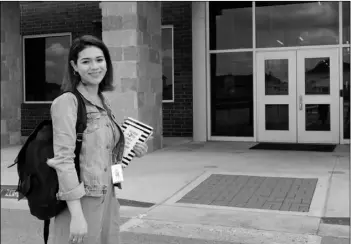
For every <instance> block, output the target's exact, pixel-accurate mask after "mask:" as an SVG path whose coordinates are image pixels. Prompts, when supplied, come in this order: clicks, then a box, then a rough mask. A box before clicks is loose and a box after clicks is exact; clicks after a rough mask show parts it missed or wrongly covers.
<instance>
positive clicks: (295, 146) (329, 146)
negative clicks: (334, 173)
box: [250, 142, 336, 152]
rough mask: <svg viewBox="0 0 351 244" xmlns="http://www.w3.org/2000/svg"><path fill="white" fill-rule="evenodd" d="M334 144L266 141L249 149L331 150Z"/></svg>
mask: <svg viewBox="0 0 351 244" xmlns="http://www.w3.org/2000/svg"><path fill="white" fill-rule="evenodd" d="M335 147H336V145H335V144H301V143H268V142H267V143H266V142H261V143H258V144H257V145H255V146H253V147H251V148H250V149H258V150H286V151H314V152H333V151H334V149H335Z"/></svg>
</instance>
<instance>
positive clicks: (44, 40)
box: [24, 36, 71, 102]
mask: <svg viewBox="0 0 351 244" xmlns="http://www.w3.org/2000/svg"><path fill="white" fill-rule="evenodd" d="M70 42H71V37H70V36H57V37H38V38H26V39H24V61H25V63H24V68H25V72H24V76H25V97H26V102H45V101H53V100H54V99H55V98H56V97H57V96H58V95H59V94H60V92H61V84H62V80H63V76H64V71H65V68H66V61H67V56H68V51H69V47H70Z"/></svg>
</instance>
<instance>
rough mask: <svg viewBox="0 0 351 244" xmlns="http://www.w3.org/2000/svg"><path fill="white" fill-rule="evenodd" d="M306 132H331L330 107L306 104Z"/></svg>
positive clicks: (327, 105)
mask: <svg viewBox="0 0 351 244" xmlns="http://www.w3.org/2000/svg"><path fill="white" fill-rule="evenodd" d="M305 113H306V131H330V105H329V104H306V105H305Z"/></svg>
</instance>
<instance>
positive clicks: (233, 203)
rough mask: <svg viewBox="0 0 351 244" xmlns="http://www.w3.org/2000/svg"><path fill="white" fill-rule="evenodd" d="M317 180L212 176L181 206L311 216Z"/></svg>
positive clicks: (184, 200) (183, 199) (196, 188)
mask: <svg viewBox="0 0 351 244" xmlns="http://www.w3.org/2000/svg"><path fill="white" fill-rule="evenodd" d="M317 182H318V179H302V178H281V177H260V176H248V175H223V174H212V175H210V176H209V177H208V178H207V179H206V180H204V181H203V182H202V183H200V184H199V185H198V186H197V187H195V188H194V189H193V190H191V191H190V192H189V193H187V194H186V195H185V196H184V197H183V198H182V199H180V200H179V201H178V203H189V204H205V205H216V206H227V207H237V208H254V209H267V210H269V209H270V210H280V211H293V212H309V210H310V205H311V202H312V198H313V195H314V192H315V189H316V185H317Z"/></svg>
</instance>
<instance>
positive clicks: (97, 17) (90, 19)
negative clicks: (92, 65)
mask: <svg viewBox="0 0 351 244" xmlns="http://www.w3.org/2000/svg"><path fill="white" fill-rule="evenodd" d="M20 6H21V34H22V35H39V34H50V33H63V32H71V34H72V40H73V39H74V38H76V37H79V36H81V35H84V34H91V35H95V36H97V37H99V38H102V32H101V10H100V8H99V2H71V1H68V2H62V1H61V2H60V1H59V2H21V3H20ZM50 106H51V104H25V103H23V104H22V105H21V118H22V124H21V133H22V136H28V135H29V134H30V133H31V131H32V130H33V129H34V128H35V126H36V125H37V124H38V123H39V122H40V121H41V120H43V119H49V118H50Z"/></svg>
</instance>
